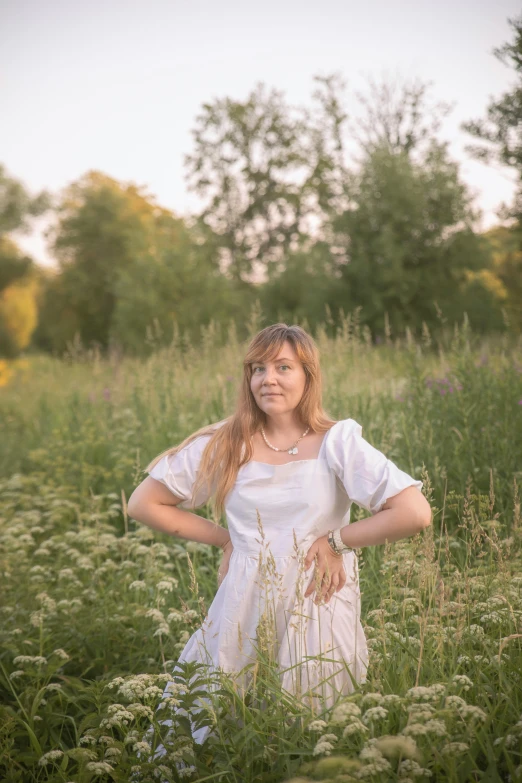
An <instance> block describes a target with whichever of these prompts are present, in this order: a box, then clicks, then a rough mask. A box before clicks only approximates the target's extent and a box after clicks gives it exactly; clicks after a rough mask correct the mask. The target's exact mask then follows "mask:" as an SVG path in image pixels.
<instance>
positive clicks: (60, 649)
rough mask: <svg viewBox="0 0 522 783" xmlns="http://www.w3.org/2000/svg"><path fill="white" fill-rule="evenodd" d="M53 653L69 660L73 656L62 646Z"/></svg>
mask: <svg viewBox="0 0 522 783" xmlns="http://www.w3.org/2000/svg"><path fill="white" fill-rule="evenodd" d="M51 655H56V657H57V658H61V659H62V661H68V660H69V659H70V657H71V656H70V655H69V653H66V652H65V650H62V648H61V647H58V648H57V649H56V650H53V651H52V653H51Z"/></svg>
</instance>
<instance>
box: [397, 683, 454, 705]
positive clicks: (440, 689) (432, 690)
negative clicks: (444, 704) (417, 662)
mask: <svg viewBox="0 0 522 783" xmlns="http://www.w3.org/2000/svg"><path fill="white" fill-rule="evenodd" d="M445 692H446V686H445V685H442V683H434V684H433V685H430V686H429V687H425V686H424V685H418V686H416V687H413V688H410V689H409V690H407V691H406V695H407V696H410V698H412V699H416V700H418V701H435V700H437V699H438V698H439V697H440V696H442V695H443V694H444V693H445Z"/></svg>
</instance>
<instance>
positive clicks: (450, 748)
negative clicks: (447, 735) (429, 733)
mask: <svg viewBox="0 0 522 783" xmlns="http://www.w3.org/2000/svg"><path fill="white" fill-rule="evenodd" d="M467 750H469V745H466V743H465V742H448V743H447V744H446V745H444V746H443V747H442V748H441V751H440V752H441V753H442V754H443V755H447V756H452V755H453V754H454V753H465V752H466V751H467Z"/></svg>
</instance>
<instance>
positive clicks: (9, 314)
mask: <svg viewBox="0 0 522 783" xmlns="http://www.w3.org/2000/svg"><path fill="white" fill-rule="evenodd" d="M49 205H50V200H49V196H48V195H47V194H46V193H45V192H43V193H40V194H39V195H38V196H35V197H32V196H30V195H29V193H28V192H27V190H26V189H25V188H24V186H23V185H22V183H21V182H19V181H18V180H16V179H13V178H12V177H9V176H8V174H7V172H6V170H5V167H4V166H2V165H1V164H0V359H1V358H10V359H11V358H14V357H16V356H18V354H19V353H20V351H21V350H22V349H23V348H25V347H26V346H27V345H28V344H29V341H30V339H31V336H32V334H33V331H34V329H35V326H36V322H37V278H38V274H37V272H36V270H35V268H34V264H33V262H32V260H31V259H30V258H29V257H28V256H26V255H24V254H23V253H22V252H21V251H20V249H19V248H18V247H17V246H16V244H15V243H14V242H13V241H12V239H10V238H9V236H8V233H9V232H11V231H26V230H27V229H28V227H29V224H30V220H31V218H32V217H35V216H37V215H41V214H42V212H45V211H46V210H47V209H48V208H49Z"/></svg>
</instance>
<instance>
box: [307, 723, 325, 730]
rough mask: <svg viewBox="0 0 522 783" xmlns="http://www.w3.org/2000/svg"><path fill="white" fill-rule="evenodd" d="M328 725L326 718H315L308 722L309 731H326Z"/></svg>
mask: <svg viewBox="0 0 522 783" xmlns="http://www.w3.org/2000/svg"><path fill="white" fill-rule="evenodd" d="M327 726H328V724H327V722H326V721H325V720H313V721H312V722H311V723H309V724H308V726H307V728H308V731H324V729H326V727H327Z"/></svg>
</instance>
